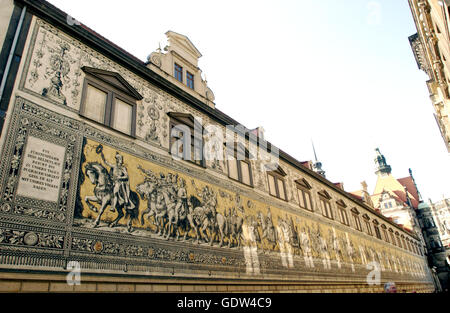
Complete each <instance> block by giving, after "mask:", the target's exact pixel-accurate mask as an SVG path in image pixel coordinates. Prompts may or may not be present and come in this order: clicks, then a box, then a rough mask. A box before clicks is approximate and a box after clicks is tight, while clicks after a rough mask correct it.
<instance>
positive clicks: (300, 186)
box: [295, 179, 314, 212]
mask: <svg viewBox="0 0 450 313" xmlns="http://www.w3.org/2000/svg"><path fill="white" fill-rule="evenodd" d="M295 186H296V189H297V197H298V205H299V206H300V208H302V209H305V210H307V211H310V212H314V206H313V200H312V196H311V189H312V187H311V185H310V184H309V183H308V182H307V181H306V180H305V179H298V180H296V181H295ZM306 194H307V195H308V197H309V201H306ZM300 197H301V198H302V199H303V204H304V206H302V205H301V202H300ZM308 204H309V207H308Z"/></svg>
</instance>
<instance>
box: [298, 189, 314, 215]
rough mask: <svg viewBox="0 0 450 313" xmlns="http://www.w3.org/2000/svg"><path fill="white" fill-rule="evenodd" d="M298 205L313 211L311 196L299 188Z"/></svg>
mask: <svg viewBox="0 0 450 313" xmlns="http://www.w3.org/2000/svg"><path fill="white" fill-rule="evenodd" d="M297 194H298V203H299V205H300V207H301V208H303V209H306V210H309V211H312V210H313V209H312V203H311V195H310V193H309V191H306V190H304V189H302V188H297Z"/></svg>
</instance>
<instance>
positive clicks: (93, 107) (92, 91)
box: [84, 84, 108, 123]
mask: <svg viewBox="0 0 450 313" xmlns="http://www.w3.org/2000/svg"><path fill="white" fill-rule="evenodd" d="M107 98H108V93H106V92H104V91H102V90H100V89H98V88H95V87H94V86H92V85H91V84H88V85H87V90H86V99H85V109H84V116H86V117H88V118H90V119H92V120H94V121H96V122H99V123H104V122H105V109H106V101H107Z"/></svg>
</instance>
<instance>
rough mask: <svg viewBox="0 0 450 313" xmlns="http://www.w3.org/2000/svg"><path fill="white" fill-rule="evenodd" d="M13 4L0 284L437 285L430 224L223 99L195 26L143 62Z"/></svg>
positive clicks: (423, 288)
mask: <svg viewBox="0 0 450 313" xmlns="http://www.w3.org/2000/svg"><path fill="white" fill-rule="evenodd" d="M2 6H3V7H2V8H1V10H2V14H5V15H8V16H9V22H8V23H6V24H7V25H2V28H1V29H3V30H4V31H5V32H6V33H5V34H3V33H2V36H4V38H15V39H13V40H9V39H8V40H6V39H5V40H4V41H3V47H2V51H1V58H0V65H1V68H2V71H3V72H2V73H3V78H4V79H3V80H2V82H4V83H3V84H4V86H5V88H4V91H3V92H2V98H1V99H0V103H1V109H2V112H3V114H2V130H1V141H0V149H1V150H0V153H1V155H2V160H1V164H0V177H1V179H0V192H1V195H2V196H1V198H0V216H1V222H0V291H266V292H270V291H291V292H293V291H316V292H321V291H325V292H381V291H383V284H384V283H385V282H395V283H396V284H397V288H398V289H399V290H405V291H417V292H432V291H434V290H435V287H434V283H433V278H432V275H431V272H430V269H429V267H428V265H427V260H426V258H425V255H424V251H423V246H422V244H421V239H420V237H418V236H417V234H415V233H413V232H411V231H408V230H406V229H405V228H403V227H400V226H399V225H397V224H395V223H393V222H392V221H391V220H389V219H388V218H386V217H384V216H383V215H382V214H380V213H379V212H377V211H375V210H374V209H373V208H372V207H370V206H368V205H367V204H366V203H365V202H363V201H360V200H358V199H356V198H355V197H354V196H352V195H350V194H349V193H347V192H345V191H344V190H343V189H342V186H341V185H339V184H338V185H336V184H333V183H331V182H330V181H328V180H327V179H326V178H325V177H323V176H322V175H319V174H318V173H316V172H315V171H313V170H312V169H311V166H307V165H305V164H310V163H311V162H299V161H297V160H295V159H294V158H292V157H291V156H289V155H287V154H286V153H284V152H283V151H282V150H278V149H277V148H276V147H274V146H272V145H271V144H270V143H268V142H266V141H265V140H264V139H263V138H262V136H260V135H259V132H252V131H250V130H248V129H247V128H245V127H243V126H241V125H240V124H239V123H238V122H237V121H235V120H234V119H232V118H230V117H229V116H227V115H226V114H224V113H223V112H221V111H220V110H219V109H217V108H216V104H215V103H214V101H215V98H214V94H213V92H212V91H211V89H210V88H209V87H208V85H207V82H206V80H204V79H202V77H201V75H200V73H201V70H200V69H199V68H198V64H197V61H198V58H199V57H200V56H201V54H200V52H199V51H198V50H197V49H196V48H195V46H194V45H193V44H192V43H191V42H190V40H189V39H188V38H187V37H186V36H184V35H181V34H178V33H175V32H173V31H169V32H167V33H166V35H167V36H168V39H169V40H168V41H169V45H168V46H167V47H165V48H164V49H163V51H164V52H163V51H162V50H161V49H158V50H157V51H155V52H153V53H152V54H151V55H150V57H149V59H148V62H143V61H141V60H139V59H137V58H135V57H133V56H132V55H130V54H129V53H127V52H126V51H124V50H123V49H121V48H120V47H117V46H116V45H114V44H113V43H111V42H110V41H108V40H106V39H105V38H103V37H101V36H100V35H98V34H97V33H95V32H94V31H92V30H91V29H89V28H88V27H87V26H85V25H83V24H80V23H78V22H77V21H76V20H74V19H72V18H71V17H70V16H69V15H67V14H66V13H64V12H62V11H60V10H58V9H57V8H55V7H54V6H52V5H51V4H49V3H47V2H45V1H27V0H24V1H22V0H21V1H14V2H12V1H11V2H8V1H3V2H2ZM2 23H3V24H5V22H4V20H2ZM10 52H12V53H10ZM8 56H12V57H8ZM8 64H9V65H8ZM231 128H232V129H233V131H230V129H231ZM227 130H228V131H227ZM252 134H253V135H252ZM225 143H226V144H225ZM229 143H230V144H229ZM224 146H225V147H226V148H224ZM261 147H267V149H262V148H261ZM275 152H276V153H275ZM373 271H375V272H377V273H379V274H380V275H379V276H377V275H375V277H378V278H379V279H372V278H373V277H372V276H373V275H372V274H373ZM69 278H70V279H69Z"/></svg>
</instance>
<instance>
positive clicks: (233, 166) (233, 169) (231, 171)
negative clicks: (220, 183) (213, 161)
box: [228, 159, 239, 180]
mask: <svg viewBox="0 0 450 313" xmlns="http://www.w3.org/2000/svg"><path fill="white" fill-rule="evenodd" d="M228 176H229V177H230V178H233V179H236V180H239V173H238V167H237V162H236V160H235V159H233V160H228Z"/></svg>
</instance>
